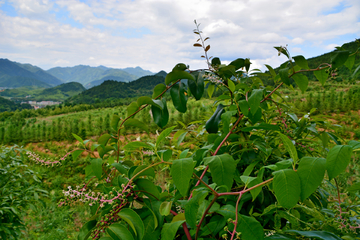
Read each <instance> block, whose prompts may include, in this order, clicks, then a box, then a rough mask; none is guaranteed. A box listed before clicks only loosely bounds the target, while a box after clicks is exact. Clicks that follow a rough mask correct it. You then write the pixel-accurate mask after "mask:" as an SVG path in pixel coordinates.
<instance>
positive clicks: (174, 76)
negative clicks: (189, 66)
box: [165, 70, 195, 85]
mask: <svg viewBox="0 0 360 240" xmlns="http://www.w3.org/2000/svg"><path fill="white" fill-rule="evenodd" d="M179 79H188V80H191V81H195V79H194V77H193V76H192V75H191V74H190V73H188V72H185V71H177V70H176V71H172V72H169V74H168V75H166V77H165V84H166V85H169V84H170V83H172V82H175V81H177V80H179Z"/></svg>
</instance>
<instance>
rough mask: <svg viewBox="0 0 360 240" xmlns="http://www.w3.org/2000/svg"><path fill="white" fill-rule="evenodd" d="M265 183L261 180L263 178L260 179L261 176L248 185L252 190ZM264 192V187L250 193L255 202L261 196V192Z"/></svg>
mask: <svg viewBox="0 0 360 240" xmlns="http://www.w3.org/2000/svg"><path fill="white" fill-rule="evenodd" d="M262 182H263V181H262V180H261V178H259V176H258V177H257V178H256V179H254V180H253V181H251V182H250V183H249V185H248V188H251V187H253V186H255V185H257V184H259V183H262ZM261 191H262V187H257V188H254V189H253V190H251V191H250V194H251V196H252V201H255V199H256V197H257V196H258V195H259V194H260V192H261Z"/></svg>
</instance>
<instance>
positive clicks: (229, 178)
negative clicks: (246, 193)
mask: <svg viewBox="0 0 360 240" xmlns="http://www.w3.org/2000/svg"><path fill="white" fill-rule="evenodd" d="M204 164H205V165H209V167H210V171H211V177H212V178H213V181H214V182H215V183H216V184H217V185H218V186H221V185H225V186H227V188H228V190H230V189H231V186H232V183H233V181H234V174H235V169H236V162H235V160H234V159H233V157H232V156H230V155H229V154H222V155H216V156H211V157H206V158H204Z"/></svg>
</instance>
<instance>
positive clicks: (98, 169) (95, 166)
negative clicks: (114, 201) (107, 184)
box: [90, 158, 102, 180]
mask: <svg viewBox="0 0 360 240" xmlns="http://www.w3.org/2000/svg"><path fill="white" fill-rule="evenodd" d="M90 163H91V168H92V170H93V172H94V174H95V176H96V177H97V178H98V179H99V180H101V175H102V159H101V158H95V159H92V160H90Z"/></svg>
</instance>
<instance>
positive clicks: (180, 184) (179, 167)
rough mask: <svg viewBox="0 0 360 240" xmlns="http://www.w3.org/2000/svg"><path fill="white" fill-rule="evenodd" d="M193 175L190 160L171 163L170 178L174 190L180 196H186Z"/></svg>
mask: <svg viewBox="0 0 360 240" xmlns="http://www.w3.org/2000/svg"><path fill="white" fill-rule="evenodd" d="M192 173H193V160H192V158H182V159H177V160H174V161H173V164H172V166H171V176H172V178H173V180H174V184H175V186H176V188H177V189H178V190H179V192H180V194H181V195H182V196H184V197H185V196H186V195H187V191H188V189H189V183H190V179H191V176H192Z"/></svg>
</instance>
